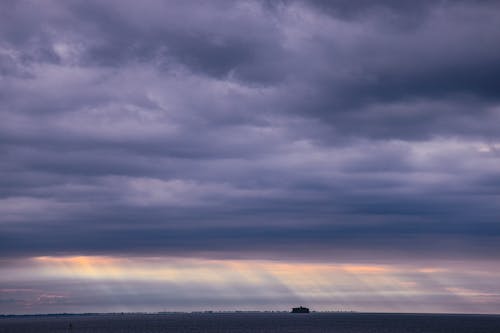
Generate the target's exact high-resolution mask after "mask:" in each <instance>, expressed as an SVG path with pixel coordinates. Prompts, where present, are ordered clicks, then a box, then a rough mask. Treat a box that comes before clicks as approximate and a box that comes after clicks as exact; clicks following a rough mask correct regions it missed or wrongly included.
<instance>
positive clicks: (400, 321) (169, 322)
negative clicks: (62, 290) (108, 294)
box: [0, 313, 500, 333]
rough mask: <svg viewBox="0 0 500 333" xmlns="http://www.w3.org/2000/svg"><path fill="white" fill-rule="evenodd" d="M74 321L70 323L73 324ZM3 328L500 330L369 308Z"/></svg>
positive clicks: (499, 322)
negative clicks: (361, 309)
mask: <svg viewBox="0 0 500 333" xmlns="http://www.w3.org/2000/svg"><path fill="white" fill-rule="evenodd" d="M70 323H71V325H72V328H70ZM0 332H1V333H10V332H12V333H21V332H22V333H30V332H37V333H45V332H47V333H48V332H61V333H62V332H65V333H67V332H82V333H83V332H89V333H90V332H92V333H101V332H102V333H115V332H116V333H118V332H120V333H160V332H237V333H243V332H342V333H366V332H373V333H382V332H383V333H393V332H395V333H396V332H397V333H416V332H419V333H438V332H446V333H451V332H453V333H461V332H463V333H499V332H500V316H494V315H427V314H370V313H311V314H288V313H207V314H205V313H203V314H187V313H186V314H154V315H146V314H137V315H134V314H125V315H85V316H50V317H49V316H46V317H44V316H40V317H6V318H1V319H0Z"/></svg>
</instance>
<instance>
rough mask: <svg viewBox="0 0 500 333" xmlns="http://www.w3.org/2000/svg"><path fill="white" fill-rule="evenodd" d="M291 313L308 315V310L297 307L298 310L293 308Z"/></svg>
mask: <svg viewBox="0 0 500 333" xmlns="http://www.w3.org/2000/svg"><path fill="white" fill-rule="evenodd" d="M292 313H309V308H305V307H303V306H299V307H298V308H293V309H292Z"/></svg>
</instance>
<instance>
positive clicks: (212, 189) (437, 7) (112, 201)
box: [0, 1, 500, 260]
mask: <svg viewBox="0 0 500 333" xmlns="http://www.w3.org/2000/svg"><path fill="white" fill-rule="evenodd" d="M1 6H2V9H1V10H2V12H3V13H6V15H3V16H5V17H6V18H7V19H5V20H2V22H1V23H0V25H1V28H0V31H1V32H0V34H1V40H2V42H1V43H0V73H1V75H2V80H1V82H0V86H1V87H0V116H1V117H2V122H1V123H0V153H1V154H2V157H3V158H2V159H1V161H0V168H1V169H0V170H1V172H2V177H0V184H1V186H0V211H1V212H3V214H2V219H1V221H0V223H1V225H2V232H1V233H0V238H1V240H2V242H1V245H0V246H1V249H2V251H1V252H2V255H3V256H28V257H29V256H33V255H54V254H57V253H68V254H85V253H90V254H95V253H101V254H102V253H108V252H109V253H113V254H117V253H130V252H136V253H143V254H146V253H149V254H151V255H154V254H156V253H158V254H161V255H163V254H165V253H175V254H176V255H180V256H203V257H210V256H214V257H226V258H229V257H246V258H252V257H259V258H266V257H269V258H279V257H290V258H292V257H300V258H304V257H308V258H310V259H315V258H321V260H326V259H327V258H328V257H329V256H330V255H331V254H332V253H335V254H337V255H339V256H343V257H345V258H351V259H353V260H355V259H359V258H363V257H366V256H373V257H374V258H377V259H380V260H384V258H394V257H405V256H412V257H415V258H422V257H427V256H430V255H432V256H437V257H440V258H455V257H457V256H463V257H467V258H478V257H489V258H496V257H497V253H499V252H498V246H497V245H496V244H498V242H497V240H498V237H499V236H500V233H499V230H498V227H497V223H496V217H497V216H498V213H499V208H498V207H500V206H499V205H498V194H499V187H498V179H499V173H498V172H499V171H498V163H499V155H498V149H497V146H498V145H499V144H500V143H499V142H500V141H499V140H500V139H499V137H498V133H499V132H498V130H497V126H496V124H497V123H498V121H499V120H500V119H499V118H500V106H499V105H500V104H499V95H498V93H497V88H496V87H498V86H499V84H500V82H498V78H499V77H500V76H499V75H498V74H499V70H500V67H499V65H498V63H499V62H498V59H499V58H500V48H499V47H498V46H497V44H498V43H497V40H498V37H499V33H498V31H500V29H499V26H498V25H499V23H498V22H500V20H499V17H498V13H499V12H500V11H498V4H497V3H495V2H488V1H484V2H469V1H460V2H453V3H449V2H442V3H435V2H419V3H418V4H413V5H408V4H402V3H401V2H395V1H386V2H385V1H384V2H378V3H377V4H376V5H374V4H372V3H357V4H352V3H347V2H343V1H334V2H321V1H317V2H302V1H283V2H280V3H267V2H261V1H246V2H230V3H228V2H224V1H221V2H211V3H204V2H203V3H191V2H190V3H169V4H165V3H162V2H157V1H148V2H145V3H141V4H140V5H139V4H137V3H136V2H133V1H120V2H114V1H110V2H106V3H102V2H94V1H90V2H80V1H71V2H62V1H51V2H49V3H47V4H46V5H45V6H43V7H39V6H38V4H36V3H34V2H30V1H19V2H5V3H3V4H2V5H1ZM34 13H36V15H35V14H34ZM116 239H119V240H120V241H116ZM429 243H430V245H428V244H429ZM21 244H22V246H20V245H21Z"/></svg>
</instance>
